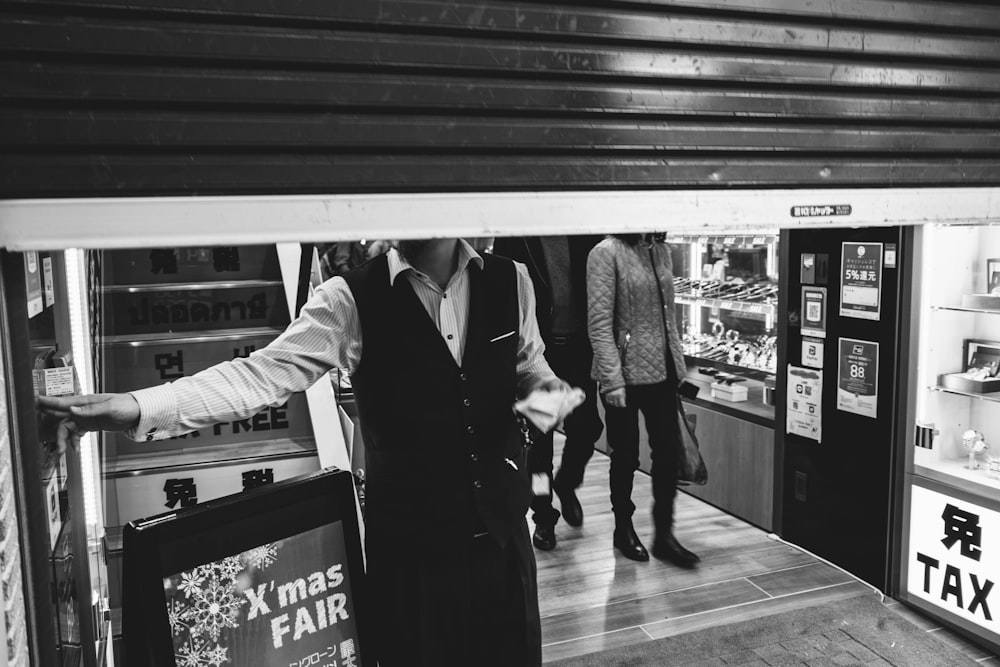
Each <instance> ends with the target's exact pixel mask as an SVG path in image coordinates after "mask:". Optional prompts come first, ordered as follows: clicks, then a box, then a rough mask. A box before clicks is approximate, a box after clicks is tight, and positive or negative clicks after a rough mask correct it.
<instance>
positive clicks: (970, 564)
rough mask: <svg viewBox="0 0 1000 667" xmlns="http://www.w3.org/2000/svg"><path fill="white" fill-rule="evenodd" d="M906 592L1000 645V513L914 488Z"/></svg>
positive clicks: (921, 488)
mask: <svg viewBox="0 0 1000 667" xmlns="http://www.w3.org/2000/svg"><path fill="white" fill-rule="evenodd" d="M911 494H912V495H911V499H910V548H909V554H908V562H907V574H906V581H907V583H906V590H907V592H908V593H909V594H910V595H913V596H915V597H918V598H920V599H922V600H924V601H926V602H928V603H930V604H932V605H934V606H935V607H937V608H939V609H942V610H944V611H947V612H949V613H951V614H954V615H955V616H957V617H958V618H961V619H964V620H966V621H969V622H970V623H975V624H976V625H978V626H979V627H981V628H985V629H986V630H988V631H989V632H991V633H993V635H992V640H993V641H994V642H1000V614H998V613H997V610H998V609H1000V599H997V595H1000V592H998V590H1000V589H996V588H995V587H994V585H993V582H996V581H1000V513H998V512H996V511H994V510H990V509H986V508H984V507H980V506H979V505H974V504H972V503H968V502H965V501H962V500H958V499H956V498H950V497H948V496H945V495H943V494H940V493H937V492H935V491H931V490H930V489H925V488H923V487H920V486H916V485H914V486H913V487H912V491H911Z"/></svg>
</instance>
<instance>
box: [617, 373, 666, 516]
mask: <svg viewBox="0 0 1000 667" xmlns="http://www.w3.org/2000/svg"><path fill="white" fill-rule="evenodd" d="M674 385H675V383H674V382H671V381H667V382H660V383H658V384H651V385H635V386H631V387H626V388H625V407H624V408H614V407H611V406H609V405H608V404H607V403H606V402H605V403H604V410H605V413H604V421H605V423H606V424H607V427H608V446H609V447H610V448H611V475H610V478H611V509H612V510H613V511H614V514H615V518H631V516H632V514H633V513H634V512H635V504H634V503H633V502H632V478H633V474H634V473H635V471H636V470H637V469H638V468H639V412H642V416H643V419H644V420H645V421H646V434H647V435H648V437H649V447H650V450H651V451H650V453H651V458H652V468H651V470H650V477H652V479H653V525H654V526H655V527H656V532H657V534H666V533H669V532H671V530H672V529H673V523H674V498H675V497H676V496H677V456H678V453H679V451H678V447H679V444H680V443H679V441H678V436H679V433H678V430H677V426H678V422H677V389H676V387H675V386H674ZM602 400H603V395H602Z"/></svg>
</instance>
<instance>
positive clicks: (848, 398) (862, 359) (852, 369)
mask: <svg viewBox="0 0 1000 667" xmlns="http://www.w3.org/2000/svg"><path fill="white" fill-rule="evenodd" d="M837 359H838V364H837V366H838V368H837V409H838V410H843V411H844V412H853V413H854V414H856V415H862V416H864V417H871V418H873V419H874V418H875V417H876V412H877V410H876V408H877V407H878V343H873V342H871V341H867V340H855V339H854V338H841V339H840V351H839V354H838V355H837Z"/></svg>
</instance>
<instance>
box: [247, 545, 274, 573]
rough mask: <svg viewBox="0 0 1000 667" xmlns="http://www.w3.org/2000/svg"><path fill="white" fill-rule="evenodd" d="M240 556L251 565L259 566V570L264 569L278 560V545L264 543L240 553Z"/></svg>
mask: <svg viewBox="0 0 1000 667" xmlns="http://www.w3.org/2000/svg"><path fill="white" fill-rule="evenodd" d="M240 558H241V559H242V560H243V561H244V562H245V563H246V564H247V565H248V566H249V567H253V568H257V569H258V570H263V569H264V568H266V567H268V566H269V565H271V564H273V563H274V562H275V561H276V560H278V545H277V544H263V545H261V546H259V547H254V548H253V549H250V550H249V551H244V552H243V553H242V554H240Z"/></svg>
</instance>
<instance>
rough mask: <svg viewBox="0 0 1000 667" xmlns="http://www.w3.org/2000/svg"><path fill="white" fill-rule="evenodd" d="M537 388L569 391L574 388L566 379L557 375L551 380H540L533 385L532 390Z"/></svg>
mask: <svg viewBox="0 0 1000 667" xmlns="http://www.w3.org/2000/svg"><path fill="white" fill-rule="evenodd" d="M535 389H541V390H542V391H569V390H570V389H572V387H570V386H569V383H568V382H566V381H565V380H561V379H559V378H557V377H554V378H551V379H549V380H543V381H542V382H539V383H538V384H536V385H535V386H534V387H532V389H531V391H534V390H535ZM528 393H531V392H528Z"/></svg>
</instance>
